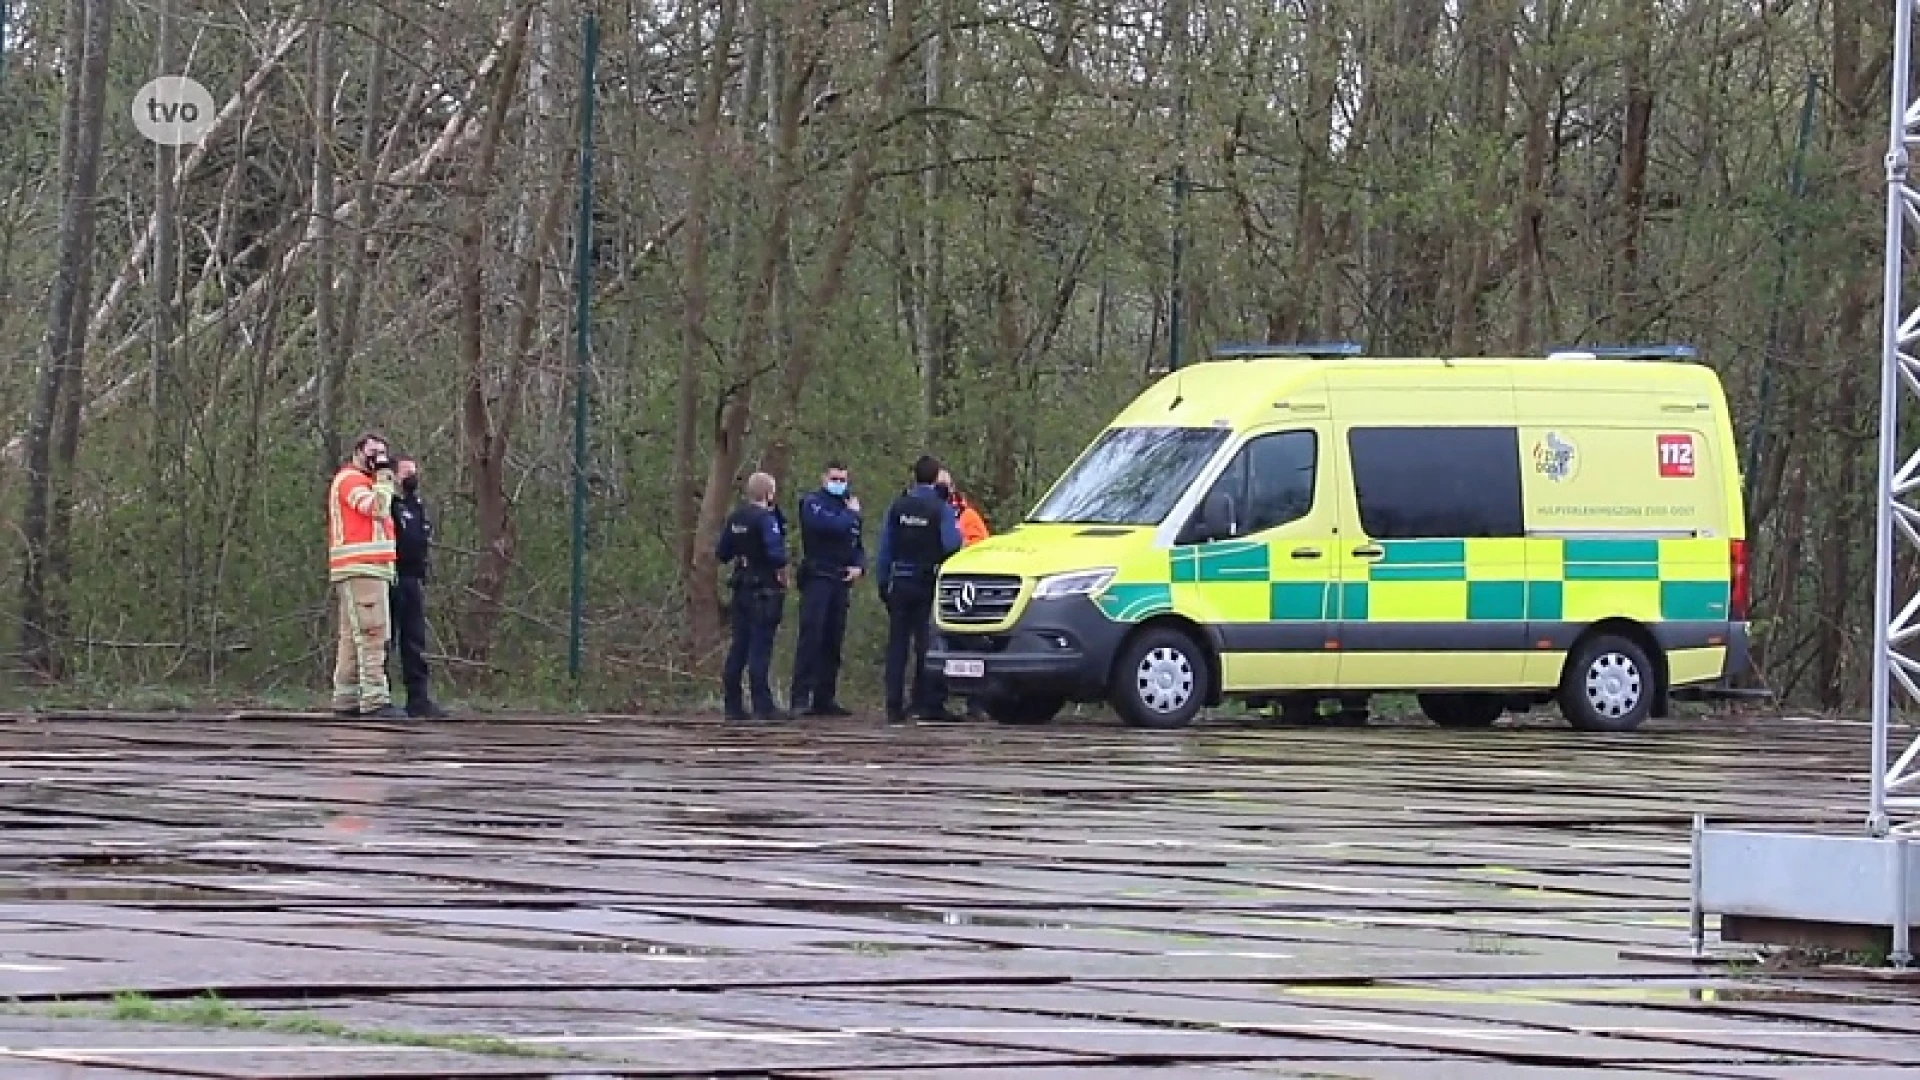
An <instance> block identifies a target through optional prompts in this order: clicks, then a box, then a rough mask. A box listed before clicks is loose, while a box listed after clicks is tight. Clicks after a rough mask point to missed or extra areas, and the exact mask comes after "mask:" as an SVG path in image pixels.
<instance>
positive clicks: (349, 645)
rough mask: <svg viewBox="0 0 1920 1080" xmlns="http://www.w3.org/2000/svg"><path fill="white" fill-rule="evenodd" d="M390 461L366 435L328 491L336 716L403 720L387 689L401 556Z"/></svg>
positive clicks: (380, 442) (383, 444)
mask: <svg viewBox="0 0 1920 1080" xmlns="http://www.w3.org/2000/svg"><path fill="white" fill-rule="evenodd" d="M393 489H394V480H393V458H392V457H390V456H388V454H387V440H386V439H385V438H383V437H381V436H380V435H378V434H376V433H374V432H368V433H366V434H364V435H362V436H360V438H358V439H357V440H355V441H354V444H353V457H352V458H350V459H349V460H348V461H347V463H346V464H344V465H342V466H340V470H339V471H338V472H336V473H334V474H333V483H332V484H331V485H330V486H329V488H328V489H327V545H328V550H327V580H328V581H329V582H330V583H331V584H332V587H333V593H334V604H335V606H336V607H337V608H338V609H339V613H340V628H339V644H338V647H337V649H336V651H335V653H334V661H333V711H334V714H335V715H337V716H373V717H380V718H381V719H401V718H404V717H405V716H406V715H407V714H406V712H405V711H404V710H402V709H399V708H396V707H395V706H394V704H393V697H392V694H391V692H390V691H389V690H388V689H387V635H388V631H389V628H390V626H391V614H390V610H389V604H388V595H387V594H388V590H389V589H391V588H392V587H393V581H394V568H393V567H394V562H395V560H396V559H397V558H398V553H397V551H396V550H395V546H394V535H393V511H392V505H393Z"/></svg>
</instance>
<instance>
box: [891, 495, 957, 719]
mask: <svg viewBox="0 0 1920 1080" xmlns="http://www.w3.org/2000/svg"><path fill="white" fill-rule="evenodd" d="M958 550H960V526H959V523H958V521H957V520H956V519H955V518H954V513H953V507H952V506H950V505H949V504H948V503H947V500H945V499H943V498H941V497H940V494H939V493H938V492H937V491H935V490H934V488H933V485H931V484H916V485H915V486H913V487H911V488H908V489H907V491H906V493H905V494H903V495H901V496H900V497H899V498H897V499H895V500H894V501H893V505H892V506H889V507H888V508H887V518H886V525H885V527H884V528H883V529H882V531H881V534H880V551H879V558H877V559H876V560H874V565H875V571H876V572H875V577H876V578H877V579H878V584H879V586H880V596H881V599H882V600H884V601H885V602H886V605H887V676H886V678H887V719H888V720H890V721H895V722H897V721H900V720H903V719H906V718H907V716H908V715H909V713H908V707H907V703H906V702H905V700H904V698H905V694H904V690H905V688H906V687H905V684H906V670H907V663H908V655H909V651H911V654H912V663H913V702H912V706H911V710H912V715H914V716H919V717H922V718H929V719H931V718H946V700H945V699H946V689H945V683H946V680H945V679H942V678H938V677H931V676H928V675H927V673H926V670H925V668H926V660H927V637H928V635H929V634H930V633H931V632H932V629H933V601H934V583H935V578H936V577H937V576H938V575H939V572H940V564H941V563H943V562H945V561H946V560H947V556H949V555H952V554H953V553H954V552H956V551H958Z"/></svg>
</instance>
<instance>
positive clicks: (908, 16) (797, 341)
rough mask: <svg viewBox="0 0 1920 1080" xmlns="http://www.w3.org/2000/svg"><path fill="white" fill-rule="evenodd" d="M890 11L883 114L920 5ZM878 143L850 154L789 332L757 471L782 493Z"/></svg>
mask: <svg viewBox="0 0 1920 1080" xmlns="http://www.w3.org/2000/svg"><path fill="white" fill-rule="evenodd" d="M891 6H892V9H893V13H892V20H891V22H890V23H889V25H888V29H887V38H886V42H885V45H884V46H883V47H884V48H885V49H886V56H885V58H884V59H883V60H882V61H881V67H880V78H879V80H878V82H877V84H876V85H875V87H874V93H873V99H874V100H875V101H877V102H879V103H880V107H881V108H882V109H891V107H892V103H893V101H894V97H895V95H896V94H897V93H898V92H899V87H900V77H901V70H902V69H903V68H904V67H905V66H906V62H907V60H908V59H909V58H910V57H911V56H912V52H913V22H914V14H915V12H916V11H917V9H918V7H919V3H918V0H891ZM879 138H880V136H878V135H876V134H873V133H868V134H864V135H862V136H861V139H860V143H859V145H858V146H857V147H856V148H855V150H854V152H853V161H852V163H851V164H850V165H849V166H848V170H847V187H846V192H845V194H844V195H843V196H842V197H841V201H840V211H839V215H838V217H837V218H836V219H835V221H834V226H833V233H832V235H831V239H829V240H828V242H827V250H826V253H825V254H824V255H823V256H821V259H822V262H821V266H820V271H819V276H818V277H817V278H816V279H815V280H814V283H813V288H812V289H811V290H809V292H808V294H807V300H806V302H807V309H806V310H807V318H805V319H801V320H799V325H798V326H797V327H796V328H795V330H794V335H793V345H792V347H791V348H790V349H789V350H788V352H787V358H786V364H785V365H784V368H783V370H782V372H781V377H780V397H779V403H778V405H777V406H776V410H777V411H776V412H775V414H774V418H773V433H772V436H771V437H770V438H769V439H768V441H767V450H766V453H765V454H763V455H762V456H761V460H760V468H761V469H762V470H763V471H765V472H768V473H770V474H772V475H773V478H774V480H775V481H776V482H778V483H779V485H780V486H781V487H783V488H784V487H786V486H787V478H788V474H789V473H790V472H791V471H792V457H793V441H792V440H793V418H794V417H795V416H797V415H798V414H799V411H800V396H801V394H802V393H804V392H805V390H806V387H807V379H808V377H809V376H811V375H812V374H813V364H814V360H815V358H816V355H817V353H818V350H819V345H820V335H821V333H822V331H823V330H824V328H825V325H826V319H825V315H826V312H827V311H828V310H830V309H831V308H832V307H833V305H834V303H835V302H836V301H838V300H839V298H840V290H841V287H842V285H843V284H844V282H845V280H846V271H847V259H848V256H849V255H850V254H852V252H853V242H854V240H856V239H857V238H858V237H859V234H860V228H861V226H862V225H864V224H865V223H866V213H867V196H868V195H869V194H871V193H872V191H873V181H874V175H873V163H874V158H875V156H876V153H877V147H876V145H875V144H876V143H877V142H878V141H879Z"/></svg>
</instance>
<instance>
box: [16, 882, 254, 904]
mask: <svg viewBox="0 0 1920 1080" xmlns="http://www.w3.org/2000/svg"><path fill="white" fill-rule="evenodd" d="M61 900H64V901H69V902H73V903H82V904H233V903H248V902H249V901H248V900H247V898H246V897H245V896H241V895H237V894H235V893H232V892H229V891H227V890H225V889H201V888H195V887H192V886H187V885H0V903H9V902H13V901H28V902H39V903H44V902H47V901H61Z"/></svg>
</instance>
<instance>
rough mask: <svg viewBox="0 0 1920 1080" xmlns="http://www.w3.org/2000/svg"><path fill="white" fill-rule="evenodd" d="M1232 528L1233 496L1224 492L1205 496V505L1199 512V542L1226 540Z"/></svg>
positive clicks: (1230, 534) (1231, 532) (1231, 533)
mask: <svg viewBox="0 0 1920 1080" xmlns="http://www.w3.org/2000/svg"><path fill="white" fill-rule="evenodd" d="M1233 527H1234V514H1233V496H1231V495H1229V494H1227V493H1226V492H1224V491H1216V492H1214V493H1213V494H1211V495H1209V496H1207V501H1206V505H1205V506H1204V507H1203V508H1202V509H1201V511H1200V541H1201V542H1202V543H1211V542H1213V541H1215V540H1225V539H1228V538H1229V537H1231V536H1232V535H1233Z"/></svg>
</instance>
